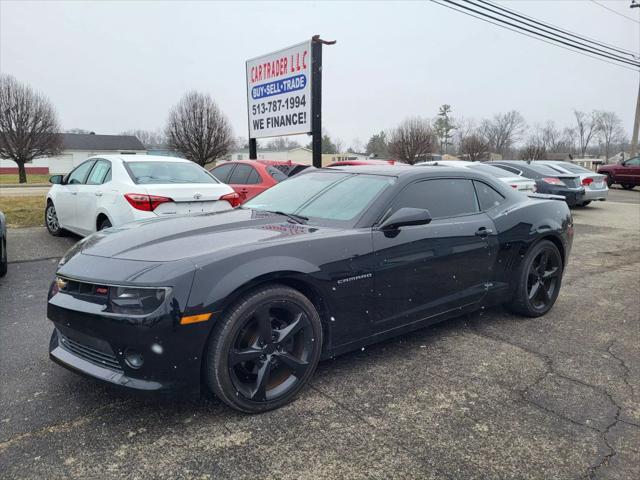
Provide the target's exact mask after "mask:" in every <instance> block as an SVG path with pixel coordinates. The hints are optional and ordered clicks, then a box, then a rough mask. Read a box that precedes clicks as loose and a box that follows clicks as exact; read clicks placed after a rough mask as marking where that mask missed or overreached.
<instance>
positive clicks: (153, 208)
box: [45, 155, 240, 236]
mask: <svg viewBox="0 0 640 480" xmlns="http://www.w3.org/2000/svg"><path fill="white" fill-rule="evenodd" d="M49 181H50V182H51V183H52V184H53V185H52V187H51V189H50V190H49V193H47V203H46V207H45V224H46V226H47V230H48V231H49V233H50V234H51V235H54V236H60V235H62V234H64V232H65V231H67V230H68V231H70V232H73V233H76V234H78V235H89V234H91V233H93V232H95V231H98V230H103V229H105V228H108V227H111V226H114V227H115V226H118V225H122V224H123V223H127V222H132V221H134V220H143V219H149V218H157V217H160V216H165V215H174V214H177V213H199V212H216V211H220V210H226V209H229V208H231V207H235V206H236V205H239V203H240V197H239V195H238V194H237V193H235V192H234V191H233V189H232V188H231V187H229V186H228V185H225V184H223V183H220V182H219V181H218V180H216V179H215V178H214V177H213V175H211V174H210V173H209V172H207V171H206V170H205V169H204V168H202V167H200V166H199V165H197V164H195V163H193V162H191V161H189V160H184V159H182V158H175V157H161V156H153V155H101V156H99V157H92V158H89V159H88V160H86V161H84V162H83V163H81V164H80V165H78V166H77V167H76V168H75V169H73V170H72V171H71V172H70V173H69V174H68V175H66V176H62V175H54V176H52V177H51V178H50V179H49Z"/></svg>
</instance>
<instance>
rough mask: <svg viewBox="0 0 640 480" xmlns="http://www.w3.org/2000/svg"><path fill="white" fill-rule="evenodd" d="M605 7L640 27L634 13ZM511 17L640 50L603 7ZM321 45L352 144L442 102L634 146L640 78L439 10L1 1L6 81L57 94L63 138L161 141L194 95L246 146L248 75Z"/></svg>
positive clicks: (630, 30) (328, 112)
mask: <svg viewBox="0 0 640 480" xmlns="http://www.w3.org/2000/svg"><path fill="white" fill-rule="evenodd" d="M600 2H601V3H605V4H606V5H607V6H609V7H610V8H612V9H614V10H616V11H618V12H620V13H622V14H624V15H627V16H630V17H632V18H638V19H640V8H639V9H634V10H631V9H629V4H630V0H624V1H607V0H600ZM502 3H503V4H504V5H506V6H507V7H510V8H513V9H516V10H518V11H520V12H523V13H525V14H527V15H530V16H533V17H536V18H537V19H540V20H543V21H545V22H549V23H553V24H555V25H558V26H561V27H564V28H566V29H568V30H571V31H574V32H578V33H581V34H583V35H586V36H589V37H592V38H596V39H599V40H602V41H604V42H606V43H610V44H613V45H616V46H620V47H623V48H626V49H631V50H634V51H637V50H639V49H640V25H638V24H637V23H634V22H631V21H629V20H627V19H625V18H622V17H621V16H619V15H616V14H614V13H612V12H610V11H608V10H606V9H604V8H602V7H601V6H598V5H597V4H595V3H593V2H590V1H581V0H575V1H565V0H559V1H557V0H553V1H544V0H536V1H525V0H522V1H511V2H502ZM315 33H319V34H321V35H322V37H323V38H325V39H331V40H333V39H335V40H337V41H338V43H337V45H335V46H332V47H325V48H324V55H323V60H324V75H323V86H324V89H323V114H324V115H323V126H324V127H325V128H326V130H327V131H328V132H329V133H330V134H331V135H332V136H336V137H339V138H341V139H342V140H343V141H344V143H345V145H350V144H352V142H353V141H354V140H355V139H358V140H360V141H361V142H363V143H366V140H367V139H368V138H369V137H370V136H371V134H373V133H375V132H377V131H379V130H381V129H388V128H392V127H393V126H394V125H395V124H397V123H398V122H399V121H401V120H402V119H403V118H405V117H407V116H413V115H421V116H427V117H433V116H434V115H435V114H436V112H437V108H438V106H439V105H441V104H443V103H448V104H451V106H452V108H453V114H454V116H464V117H467V118H478V119H480V118H483V117H488V116H491V115H492V114H494V113H496V112H501V111H507V110H511V109H516V110H519V111H520V112H521V113H522V114H523V115H524V116H525V118H526V119H527V121H528V122H529V124H534V123H536V122H543V121H546V120H547V119H553V120H555V121H556V122H557V123H558V124H559V125H561V126H563V125H569V124H570V123H571V122H572V113H571V112H572V109H573V108H577V109H581V110H591V109H606V110H613V111H615V112H617V113H618V115H620V117H621V118H622V119H623V121H624V126H625V129H626V130H627V132H628V133H629V134H630V132H631V128H632V124H633V114H634V109H635V102H636V95H637V92H638V81H639V74H638V72H634V71H630V70H625V69H622V68H620V67H618V66H614V65H610V64H607V63H603V62H600V61H597V60H592V59H590V58H586V57H584V56H581V55H578V54H576V53H572V52H569V51H566V50H562V49H560V48H557V47H553V46H550V45H547V44H544V43H542V42H540V41H537V40H533V39H530V38H527V37H523V36H521V35H518V34H516V33H513V32H510V31H507V30H504V29H501V28H498V27H495V26H493V25H489V24H487V23H484V22H481V21H480V20H477V19H474V18H470V17H468V16H465V15H463V14H461V13H457V12H454V11H451V10H449V9H446V8H444V7H442V6H439V5H437V4H433V3H429V2H406V3H400V2H393V3H392V2H352V3H344V2H309V3H294V2H259V3H253V2H234V3H224V2H193V3H188V2H154V1H141V2H133V1H131V2H124V1H102V2H79V1H67V2H62V1H61V2H55V1H46V2H28V1H5V0H0V70H1V71H2V73H8V74H12V75H14V76H15V77H17V78H18V79H19V80H22V81H25V82H28V83H29V84H31V85H32V86H33V87H34V88H35V89H37V90H39V91H41V92H43V93H45V94H46V95H48V96H49V98H50V99H51V100H52V101H53V103H54V104H55V106H56V108H57V110H58V113H59V116H60V121H61V123H62V127H63V128H64V129H69V128H84V129H88V130H93V131H95V132H96V133H119V132H121V131H124V130H130V129H136V128H141V129H156V128H159V127H163V126H164V123H165V120H166V116H167V112H168V110H169V108H170V107H171V105H172V104H174V103H175V102H176V101H177V100H178V99H179V98H180V96H181V95H182V94H183V93H184V92H186V91H188V90H191V89H196V90H199V91H203V92H207V93H209V94H211V95H212V96H213V97H214V99H215V100H216V101H217V102H218V104H219V105H220V107H221V108H222V109H223V111H224V112H225V113H226V114H227V115H228V116H229V118H230V119H231V122H232V124H233V127H234V131H235V134H236V135H237V136H244V137H246V136H247V114H246V98H245V91H246V90H245V76H244V75H245V72H244V62H245V60H246V59H248V58H252V57H255V56H257V55H260V54H263V53H268V52H271V51H273V50H277V49H280V48H282V47H286V46H288V45H291V44H295V43H298V42H300V41H303V40H305V39H307V38H309V37H310V36H311V35H313V34H315ZM300 140H301V141H302V142H305V143H306V142H307V139H306V138H300Z"/></svg>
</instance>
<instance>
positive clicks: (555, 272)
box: [506, 240, 563, 317]
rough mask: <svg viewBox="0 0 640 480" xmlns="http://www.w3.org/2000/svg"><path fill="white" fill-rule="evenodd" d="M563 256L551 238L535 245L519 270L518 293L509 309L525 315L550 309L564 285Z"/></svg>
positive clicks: (534, 314) (509, 304) (537, 313)
mask: <svg viewBox="0 0 640 480" xmlns="http://www.w3.org/2000/svg"><path fill="white" fill-rule="evenodd" d="M562 273H563V265H562V256H561V255H560V251H559V250H558V247H556V246H555V245H554V244H553V242H551V241H549V240H543V241H541V242H539V243H537V244H535V245H534V246H533V247H532V248H531V250H530V251H529V253H528V254H527V256H526V257H525V258H524V260H523V261H522V264H521V265H520V269H519V270H518V273H517V281H518V284H517V287H516V292H515V294H514V296H513V298H512V299H511V301H510V302H509V303H507V305H506V306H507V308H509V309H510V310H511V311H513V312H515V313H519V314H520V315H524V316H526V317H540V316H542V315H544V314H545V313H547V312H548V311H549V310H551V307H553V305H554V303H555V301H556V299H557V298H558V294H559V293H560V286H561V284H562Z"/></svg>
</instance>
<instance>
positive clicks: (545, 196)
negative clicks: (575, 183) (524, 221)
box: [527, 192, 565, 202]
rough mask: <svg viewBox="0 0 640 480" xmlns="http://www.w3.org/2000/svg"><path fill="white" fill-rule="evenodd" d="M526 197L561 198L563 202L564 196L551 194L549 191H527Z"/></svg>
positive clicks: (541, 198)
mask: <svg viewBox="0 0 640 480" xmlns="http://www.w3.org/2000/svg"><path fill="white" fill-rule="evenodd" d="M527 197H529V198H538V199H540V200H562V201H563V202H564V200H565V198H564V197H563V196H562V195H552V194H550V193H533V192H532V193H527Z"/></svg>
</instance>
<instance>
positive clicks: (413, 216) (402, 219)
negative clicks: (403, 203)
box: [380, 208, 431, 230]
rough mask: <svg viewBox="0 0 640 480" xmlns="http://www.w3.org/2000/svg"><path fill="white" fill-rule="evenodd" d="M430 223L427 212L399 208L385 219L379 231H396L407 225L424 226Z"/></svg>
mask: <svg viewBox="0 0 640 480" xmlns="http://www.w3.org/2000/svg"><path fill="white" fill-rule="evenodd" d="M429 222H431V214H430V213H429V210H426V209H424V208H401V209H399V210H397V211H396V212H395V213H393V214H392V215H391V216H390V217H389V218H387V219H386V220H385V221H384V222H382V225H380V230H397V229H398V228H400V227H406V226H409V225H426V224H427V223H429Z"/></svg>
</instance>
